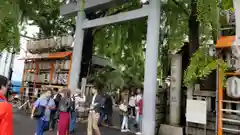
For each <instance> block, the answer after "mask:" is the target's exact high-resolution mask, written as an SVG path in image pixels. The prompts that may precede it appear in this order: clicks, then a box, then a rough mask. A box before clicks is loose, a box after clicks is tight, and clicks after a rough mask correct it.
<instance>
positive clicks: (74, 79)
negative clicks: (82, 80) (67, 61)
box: [69, 11, 85, 91]
mask: <svg viewBox="0 0 240 135" xmlns="http://www.w3.org/2000/svg"><path fill="white" fill-rule="evenodd" d="M83 12H84V11H79V12H78V15H77V23H76V24H77V26H76V32H75V40H74V47H73V56H72V69H71V73H70V84H69V86H70V89H71V91H76V90H77V88H78V82H79V77H80V72H81V61H82V49H83V39H84V30H83V21H84V19H85V15H84V13H83Z"/></svg>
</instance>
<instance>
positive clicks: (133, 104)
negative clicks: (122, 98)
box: [128, 96, 137, 107]
mask: <svg viewBox="0 0 240 135" xmlns="http://www.w3.org/2000/svg"><path fill="white" fill-rule="evenodd" d="M136 99H137V98H136V96H131V97H130V98H129V102H128V105H129V106H131V107H135V106H136Z"/></svg>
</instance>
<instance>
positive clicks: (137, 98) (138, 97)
mask: <svg viewBox="0 0 240 135" xmlns="http://www.w3.org/2000/svg"><path fill="white" fill-rule="evenodd" d="M140 99H142V94H138V95H137V97H136V103H138V102H139V101H140Z"/></svg>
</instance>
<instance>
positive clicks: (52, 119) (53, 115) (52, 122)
mask: <svg viewBox="0 0 240 135" xmlns="http://www.w3.org/2000/svg"><path fill="white" fill-rule="evenodd" d="M61 98H62V95H61V94H59V93H57V94H56V95H54V96H53V99H54V102H55V105H56V108H55V109H54V110H52V111H51V114H50V121H49V128H50V131H53V130H54V129H55V125H56V122H57V119H58V117H59V116H58V115H59V113H58V105H59V102H60V100H61Z"/></svg>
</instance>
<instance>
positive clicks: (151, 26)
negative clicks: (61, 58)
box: [60, 0, 160, 135]
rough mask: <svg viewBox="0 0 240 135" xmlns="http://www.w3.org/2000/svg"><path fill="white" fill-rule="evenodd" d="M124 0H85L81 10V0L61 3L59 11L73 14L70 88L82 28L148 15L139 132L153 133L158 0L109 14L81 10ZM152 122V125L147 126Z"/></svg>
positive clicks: (73, 84) (73, 87)
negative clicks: (94, 14)
mask: <svg viewBox="0 0 240 135" xmlns="http://www.w3.org/2000/svg"><path fill="white" fill-rule="evenodd" d="M127 2H128V0H85V6H84V11H81V10H80V7H81V6H82V5H81V2H79V1H78V2H76V3H72V2H70V3H68V4H65V5H63V6H61V9H60V11H61V15H63V16H65V17H68V16H77V21H76V23H77V24H76V32H75V41H74V47H73V60H72V62H73V63H74V64H72V69H71V70H72V71H71V74H70V88H71V90H76V88H77V86H78V85H77V84H78V81H79V74H80V71H81V70H80V68H81V59H82V47H83V38H84V37H83V36H84V30H85V29H88V28H93V27H98V26H102V25H108V24H114V23H119V22H124V21H129V20H136V19H140V18H144V17H148V28H147V47H146V59H145V74H144V94H143V98H144V108H143V114H144V117H143V121H144V122H143V126H142V127H143V135H154V133H155V110H156V108H155V104H156V102H155V101H156V89H157V87H156V86H157V62H158V44H159V34H160V0H150V1H149V5H144V6H143V7H142V8H140V9H136V10H133V11H129V12H124V13H119V14H116V15H112V16H107V17H103V18H97V19H94V20H88V19H87V18H85V14H84V13H91V12H96V11H98V10H100V9H108V8H110V7H113V6H116V5H120V4H124V3H127ZM149 125H152V126H149Z"/></svg>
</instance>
